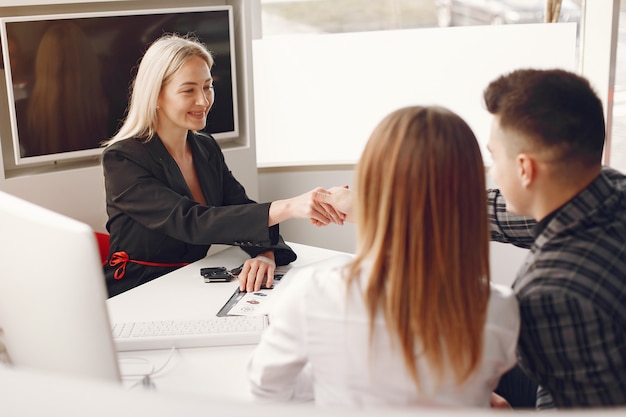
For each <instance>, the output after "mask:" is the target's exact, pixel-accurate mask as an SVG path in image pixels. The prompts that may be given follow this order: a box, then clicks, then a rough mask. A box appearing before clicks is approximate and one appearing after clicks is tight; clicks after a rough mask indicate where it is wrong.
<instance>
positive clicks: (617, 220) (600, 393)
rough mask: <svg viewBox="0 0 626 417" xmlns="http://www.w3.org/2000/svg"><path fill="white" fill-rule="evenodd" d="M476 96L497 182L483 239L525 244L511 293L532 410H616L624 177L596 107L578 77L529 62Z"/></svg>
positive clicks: (625, 273) (623, 282)
mask: <svg viewBox="0 0 626 417" xmlns="http://www.w3.org/2000/svg"><path fill="white" fill-rule="evenodd" d="M484 100H485V104H486V107H487V110H488V111H489V112H490V113H491V114H493V116H494V117H493V122H492V128H491V134H490V139H489V144H488V149H489V151H490V152H491V155H492V158H493V165H492V166H491V168H490V174H491V176H492V177H493V179H494V181H495V182H496V184H497V185H498V187H499V188H500V189H499V190H489V194H488V196H489V217H490V222H491V236H492V239H493V240H496V241H499V242H504V243H511V244H514V245H516V246H520V247H524V248H529V249H530V251H529V253H528V257H527V259H526V261H525V263H524V265H523V266H522V268H521V269H520V271H519V272H518V274H517V277H516V279H515V282H514V283H513V288H514V290H515V293H516V295H517V297H518V301H519V304H520V313H521V319H522V325H521V332H520V339H519V345H518V355H519V362H520V366H521V368H522V369H523V370H524V372H525V373H526V374H527V375H528V376H529V377H530V378H531V379H532V380H534V381H535V382H536V383H537V384H538V385H539V389H538V393H537V404H536V405H537V407H538V408H552V407H559V408H567V407H599V406H612V405H624V404H626V177H625V176H624V175H622V174H621V173H619V172H617V171H615V170H612V169H610V168H606V167H604V168H603V167H602V151H603V146H604V138H605V125H604V115H603V109H602V103H601V101H600V99H599V98H598V96H597V95H596V93H595V92H594V90H593V88H592V87H591V86H590V84H589V82H588V81H587V80H586V79H584V78H583V77H581V76H579V75H576V74H573V73H570V72H567V71H563V70H532V69H524V70H517V71H514V72H511V73H509V74H506V75H504V76H501V77H499V78H498V79H496V80H494V81H493V82H491V83H490V84H489V85H488V87H487V88H486V89H485V91H484ZM505 198H506V200H505ZM513 213H515V214H513Z"/></svg>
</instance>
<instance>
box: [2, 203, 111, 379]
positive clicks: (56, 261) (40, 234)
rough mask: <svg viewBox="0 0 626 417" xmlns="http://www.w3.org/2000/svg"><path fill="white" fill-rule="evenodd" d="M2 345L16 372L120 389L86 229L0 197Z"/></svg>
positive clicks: (102, 289)
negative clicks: (108, 383) (46, 374)
mask: <svg viewBox="0 0 626 417" xmlns="http://www.w3.org/2000/svg"><path fill="white" fill-rule="evenodd" d="M0 230H2V233H0V247H1V248H2V250H1V251H0V343H1V344H3V345H4V347H5V349H6V352H7V355H8V358H9V360H10V362H11V363H12V364H13V365H14V366H15V367H20V368H24V369H31V370H35V371H40V372H49V373H54V374H63V375H66V376H73V377H86V378H95V379H100V380H106V381H112V382H114V383H120V382H121V379H120V373H119V366H118V361H117V353H116V350H115V345H114V342H113V337H112V333H111V325H110V322H109V315H108V310H107V304H106V298H107V293H106V286H105V280H104V276H103V272H102V266H101V262H100V254H99V251H98V245H97V243H96V238H95V235H94V233H93V231H92V229H91V228H90V227H89V226H88V225H86V224H84V223H81V222H79V221H77V220H74V219H71V218H69V217H66V216H63V215H61V214H58V213H55V212H53V211H50V210H47V209H45V208H42V207H40V206H37V205H35V204H32V203H29V202H27V201H25V200H22V199H20V198H17V197H15V196H12V195H10V194H7V193H4V192H1V191H0Z"/></svg>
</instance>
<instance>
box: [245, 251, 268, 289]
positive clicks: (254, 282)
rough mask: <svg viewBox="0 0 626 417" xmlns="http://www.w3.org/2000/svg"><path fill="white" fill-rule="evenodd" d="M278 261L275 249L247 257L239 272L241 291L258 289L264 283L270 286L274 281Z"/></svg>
mask: <svg viewBox="0 0 626 417" xmlns="http://www.w3.org/2000/svg"><path fill="white" fill-rule="evenodd" d="M275 270H276V262H275V257H274V252H273V251H267V252H263V253H261V254H259V255H257V257H256V258H251V259H247V260H246V261H245V262H244V263H243V266H242V267H241V272H240V273H239V277H238V278H239V290H240V291H248V292H252V291H258V290H260V289H261V287H262V286H263V285H265V287H267V288H269V287H271V286H272V284H273V283H274V271H275Z"/></svg>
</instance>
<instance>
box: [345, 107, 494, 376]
mask: <svg viewBox="0 0 626 417" xmlns="http://www.w3.org/2000/svg"><path fill="white" fill-rule="evenodd" d="M356 189H357V192H356V196H357V197H356V201H355V209H356V213H357V227H358V234H359V239H358V248H357V253H356V257H355V259H354V261H353V262H352V263H351V264H350V265H349V267H348V270H347V273H348V285H350V284H351V283H353V282H354V281H355V280H356V279H357V278H358V277H359V275H360V273H361V271H362V269H363V268H362V265H363V264H364V262H372V269H371V272H370V275H369V277H368V281H367V285H366V288H365V293H364V297H365V303H366V306H367V309H368V312H369V317H370V334H372V333H373V331H374V317H375V315H376V312H377V310H378V309H380V310H382V312H383V313H384V316H385V319H386V323H387V326H388V328H389V330H390V332H391V334H392V335H395V336H397V339H398V341H399V342H400V346H401V348H402V352H403V356H404V361H405V363H406V365H407V367H408V369H409V370H410V372H411V376H412V377H413V380H414V381H415V383H416V385H417V387H418V388H419V387H420V378H419V375H418V373H417V370H416V355H423V356H424V357H425V358H426V359H427V360H428V362H429V365H430V367H431V369H432V370H433V371H434V374H435V377H436V378H437V379H438V380H439V381H441V379H442V378H443V377H444V373H445V371H446V369H448V365H449V366H450V368H451V369H452V372H453V375H454V377H455V380H456V381H457V382H458V383H461V382H463V381H465V380H466V379H467V378H468V377H469V376H470V374H471V373H472V371H473V370H474V369H475V368H476V367H477V366H478V364H479V362H480V360H481V355H482V349H483V343H482V335H483V327H484V323H485V317H486V310H487V303H488V299H489V235H488V230H489V229H488V223H487V207H486V204H487V203H486V188H485V171H484V164H483V160H482V157H481V153H480V149H479V147H478V143H477V141H476V138H475V136H474V134H473V133H472V131H471V129H470V127H469V126H468V125H467V124H466V123H465V122H464V121H463V120H462V119H461V118H460V117H459V116H457V115H456V114H454V113H453V112H451V111H449V110H447V109H445V108H442V107H421V106H416V107H407V108H403V109H400V110H397V111H395V112H393V113H391V114H390V115H388V116H387V117H386V118H385V119H384V120H383V121H382V122H381V123H380V124H379V125H378V126H377V127H376V128H375V130H374V131H373V133H372V135H371V137H370V139H369V141H368V143H367V145H366V147H365V149H364V151H363V154H362V156H361V159H360V162H359V164H358V166H357V170H356Z"/></svg>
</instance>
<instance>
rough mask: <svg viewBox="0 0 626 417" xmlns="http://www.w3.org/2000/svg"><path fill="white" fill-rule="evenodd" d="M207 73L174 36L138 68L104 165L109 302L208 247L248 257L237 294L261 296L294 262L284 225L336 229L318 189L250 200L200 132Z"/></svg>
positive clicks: (187, 43)
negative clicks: (303, 222)
mask: <svg viewBox="0 0 626 417" xmlns="http://www.w3.org/2000/svg"><path fill="white" fill-rule="evenodd" d="M212 66H213V57H212V55H211V53H210V52H209V50H208V49H207V48H206V46H205V45H203V44H202V43H201V42H199V41H198V40H197V39H196V38H194V37H192V36H180V35H175V34H166V35H163V36H162V37H160V38H159V39H157V40H156V41H155V42H153V43H152V44H151V45H150V47H149V48H148V49H147V51H146V53H145V54H144V56H143V58H142V60H141V63H140V64H139V68H138V70H137V75H136V77H135V80H134V83H133V86H132V90H131V98H130V105H129V108H128V112H127V116H126V119H125V120H124V123H123V125H122V127H121V128H120V130H119V131H118V132H117V134H116V135H115V136H114V137H113V138H111V139H110V140H109V141H108V142H106V144H105V145H106V149H105V150H104V152H103V156H102V165H103V168H104V178H105V190H106V205H107V214H108V216H109V220H108V222H107V230H108V231H109V233H110V236H111V240H110V252H109V256H108V259H107V262H106V264H105V266H104V272H105V276H106V281H107V288H108V290H109V295H110V296H113V295H116V294H119V293H121V292H123V291H126V290H128V289H131V288H133V287H136V286H138V285H141V284H143V283H145V282H148V281H150V280H152V279H155V278H157V277H159V276H161V275H164V274H165V273H167V272H170V271H172V270H174V269H176V268H180V267H181V266H183V265H186V264H188V263H191V262H195V261H197V260H199V259H201V258H203V257H204V256H206V254H207V250H208V249H209V247H210V246H211V245H212V244H226V245H233V246H239V247H241V248H242V249H243V250H244V251H246V252H247V253H248V254H249V255H250V256H251V258H250V259H247V260H246V262H245V263H244V264H243V267H242V270H241V273H240V274H239V281H240V288H241V289H242V290H248V291H251V290H258V289H259V288H260V287H261V286H262V285H263V283H264V280H267V282H266V284H265V285H268V286H270V285H271V284H272V280H273V274H274V268H275V267H276V265H285V264H288V263H290V262H292V261H293V260H295V259H296V254H295V253H294V251H293V250H292V249H291V248H290V247H289V246H288V245H286V244H285V242H284V241H283V239H282V237H281V236H280V235H279V233H278V224H279V223H280V222H281V221H283V220H286V219H290V218H307V219H311V221H312V222H314V223H315V224H317V225H320V224H328V223H330V222H342V219H341V216H338V215H337V213H334V212H333V211H332V210H331V212H328V211H326V209H325V208H324V207H323V206H322V205H321V204H320V203H319V202H318V201H317V200H315V198H314V197H315V194H316V192H318V191H320V190H321V189H316V190H313V191H310V192H308V193H305V194H302V195H300V196H297V197H293V198H289V199H285V200H276V201H273V202H269V203H256V202H254V201H252V200H251V199H250V198H249V197H248V196H247V194H246V192H245V190H244V187H243V186H242V185H241V184H240V183H239V182H238V181H237V180H236V179H235V177H234V176H233V174H232V172H231V171H230V169H229V168H228V166H227V164H226V161H225V159H224V155H223V153H222V150H221V149H220V147H219V145H218V143H217V142H216V141H215V139H214V138H213V137H212V136H211V135H207V134H203V133H201V132H200V131H201V130H202V129H203V128H204V126H205V125H206V117H207V114H208V112H209V110H210V109H211V106H212V105H213V101H214V99H215V93H214V91H213V77H212V76H211V67H212Z"/></svg>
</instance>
